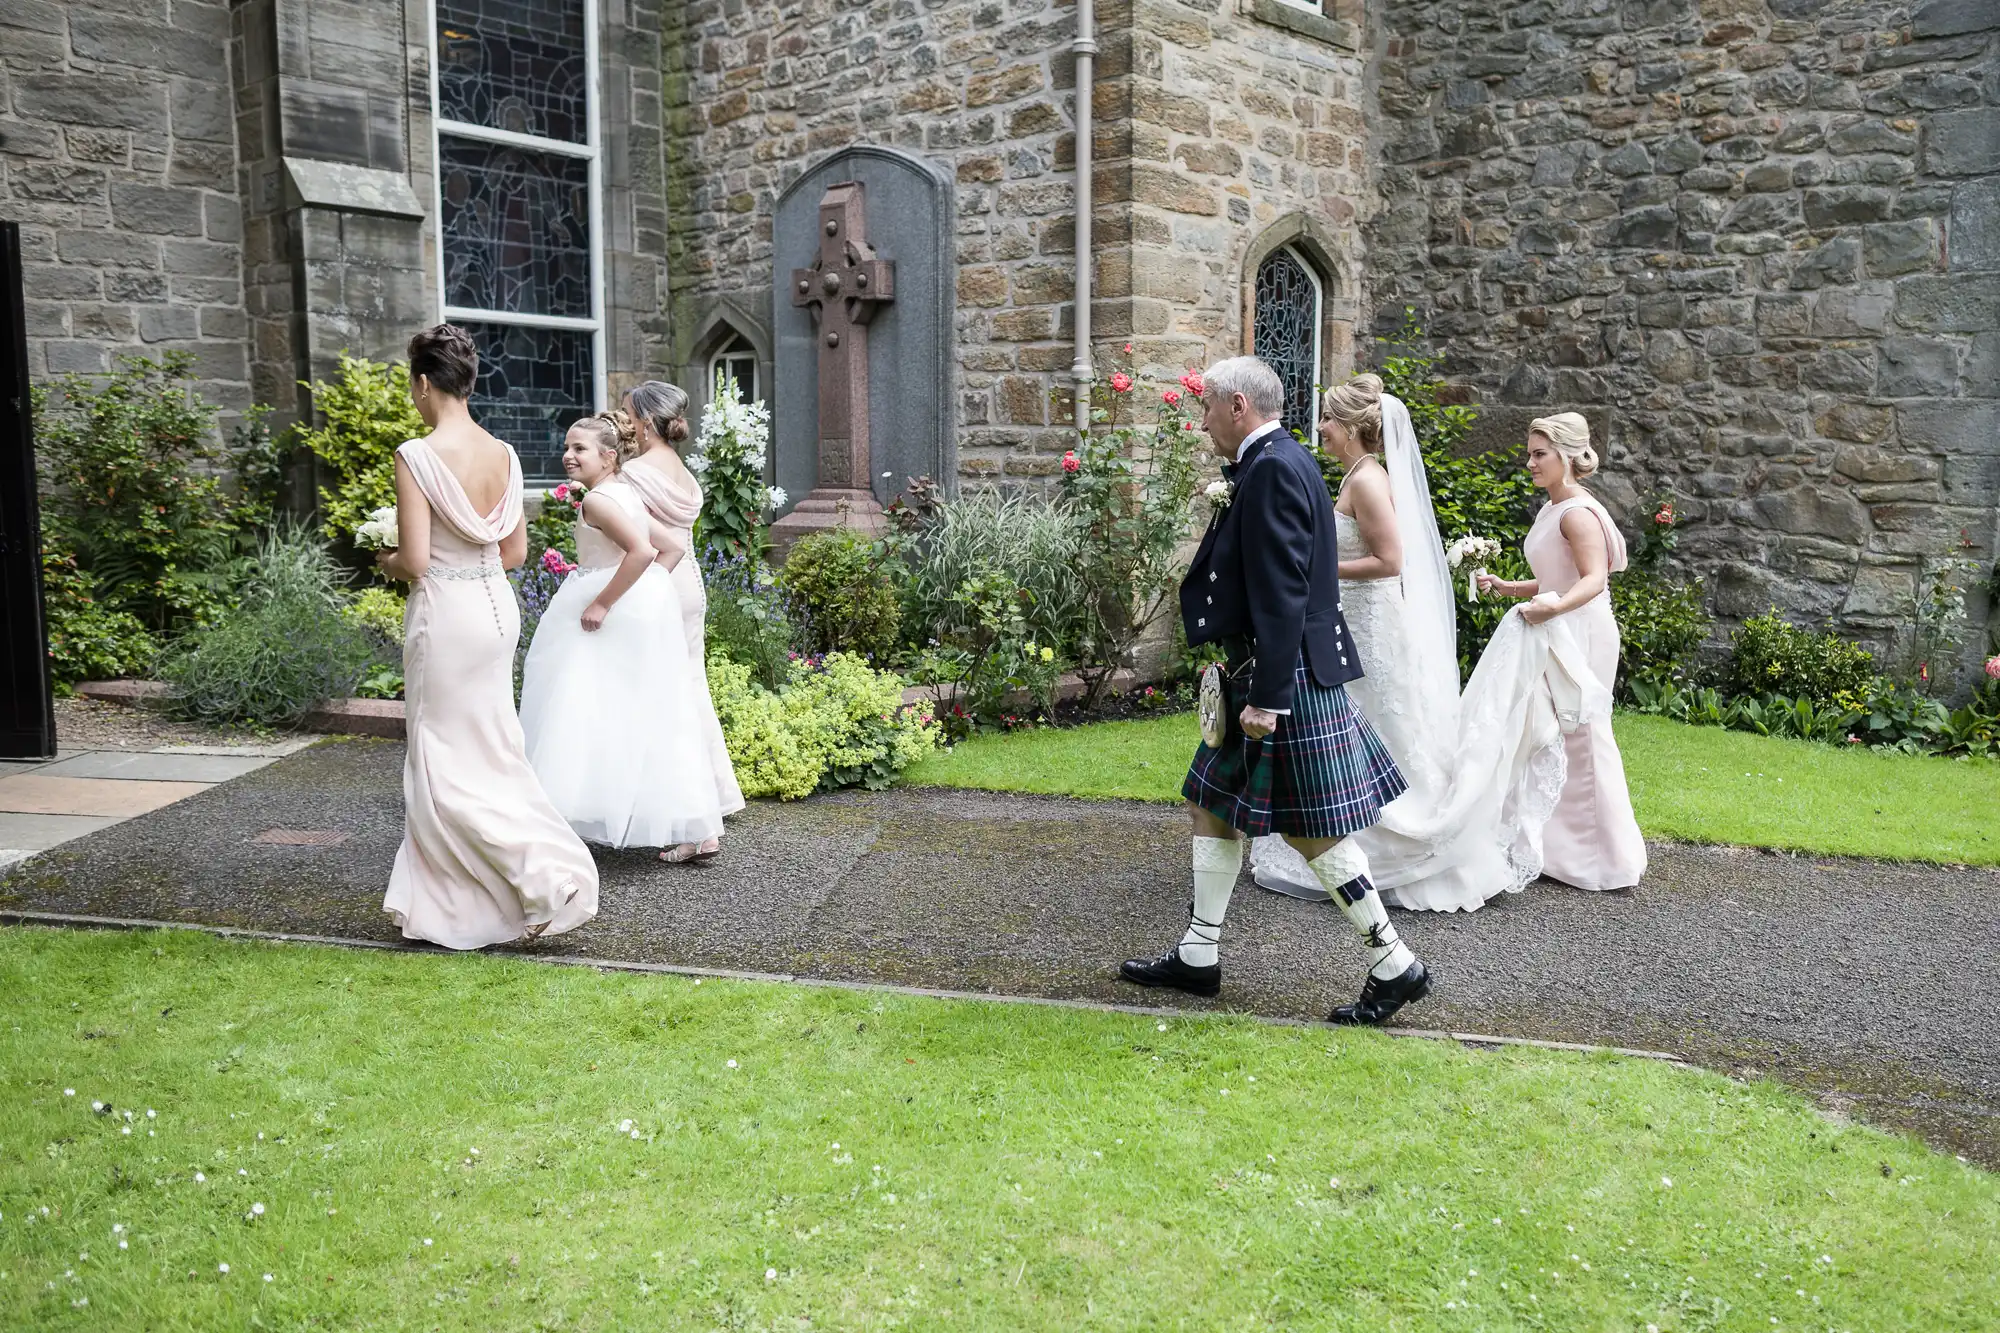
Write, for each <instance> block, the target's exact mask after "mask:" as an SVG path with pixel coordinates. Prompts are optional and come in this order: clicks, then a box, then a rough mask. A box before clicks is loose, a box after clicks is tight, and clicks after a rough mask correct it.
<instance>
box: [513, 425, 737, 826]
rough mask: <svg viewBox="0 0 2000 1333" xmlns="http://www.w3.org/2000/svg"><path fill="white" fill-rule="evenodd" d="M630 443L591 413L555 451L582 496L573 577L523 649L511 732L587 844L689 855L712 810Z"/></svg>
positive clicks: (679, 643) (675, 608)
mask: <svg viewBox="0 0 2000 1333" xmlns="http://www.w3.org/2000/svg"><path fill="white" fill-rule="evenodd" d="M635 435H636V432H635V431H634V429H633V426H632V421H631V418H629V417H627V416H626V415H625V414H624V413H623V412H601V413H599V414H598V415H596V416H593V417H585V418H584V419H583V420H582V421H579V422H577V423H576V424H575V425H574V426H571V427H570V428H569V434H568V436H567V437H566V438H565V440H564V442H563V471H564V472H565V473H567V474H568V476H569V478H570V480H572V481H578V482H582V483H583V485H584V486H585V487H586V488H587V492H586V494H585V495H584V498H583V509H582V512H581V513H580V514H579V515H578V521H577V525H576V558H577V568H576V570H575V571H574V572H573V573H571V574H570V576H569V577H568V578H567V579H565V580H564V581H563V585H562V587H561V588H559V589H558V590H557V591H556V595H555V596H554V597H552V598H550V599H549V605H548V609H547V610H546V611H544V612H543V613H542V619H541V622H540V624H539V625H537V626H536V629H535V639H534V642H533V643H531V644H530V645H529V646H528V660H527V662H526V663H525V665H524V666H523V668H522V679H521V728H522V730H523V731H524V732H525V733H526V734H527V740H528V759H529V762H530V763H532V764H533V765H534V766H535V773H536V774H537V776H539V777H540V778H541V780H542V786H543V787H545V788H546V789H547V790H548V793H549V797H550V799H551V800H553V801H554V802H555V805H556V809H558V810H560V811H561V812H562V814H563V817H564V818H565V819H567V820H569V823H570V827H571V828H573V829H575V830H576V831H577V833H578V834H580V835H581V836H582V837H583V838H584V839H585V840H586V841H589V842H595V843H602V844H604V845H606V846H610V847H675V846H678V845H680V844H683V843H695V844H700V843H702V842H704V841H706V840H708V839H711V838H716V837H719V836H721V833H722V809H721V803H720V801H719V800H718V799H717V797H716V788H715V781H714V779H713V777H711V776H710V774H709V771H708V765H707V763H706V762H705V749H704V745H703V740H702V732H701V728H700V726H699V725H698V716H699V714H698V708H697V705H698V704H699V703H700V702H701V701H702V696H701V695H700V694H699V693H698V691H699V681H700V673H699V672H698V670H697V669H696V667H695V664H694V663H692V662H690V660H689V658H688V650H687V640H686V637H685V634H684V631H683V629H682V624H681V603H680V596H679V594H678V593H677V592H676V591H675V588H674V581H673V578H672V576H670V575H669V574H668V573H667V571H666V570H664V569H662V568H660V566H659V565H658V564H657V563H655V560H656V556H657V555H658V552H657V551H655V549H654V547H653V544H652V542H651V540H650V539H649V537H648V535H647V529H648V526H649V520H648V518H647V514H646V505H645V501H643V500H642V499H640V497H639V493H638V491H636V490H634V489H633V487H632V486H631V485H630V484H629V483H628V482H627V481H626V480H625V479H624V478H623V477H621V476H620V475H619V471H618V459H619V455H620V453H621V452H624V451H627V450H629V449H630V448H631V445H632V443H633V440H634V438H635Z"/></svg>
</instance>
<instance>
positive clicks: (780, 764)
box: [708, 652, 938, 801]
mask: <svg viewBox="0 0 2000 1333" xmlns="http://www.w3.org/2000/svg"><path fill="white" fill-rule="evenodd" d="M708 688H709V693H710V695H711V696H712V697H713V699H714V700H715V711H716V715H717V717H719V718H720V719H721V722H722V735H723V740H724V742H725V743H726V744H727V745H728V747H729V757H730V760H731V761H732V763H734V765H735V768H736V780H737V782H738V784H739V785H740V786H741V787H742V788H743V794H744V795H746V796H776V797H778V798H779V799H781V800H787V801H795V800H798V799H800V798H801V797H805V796H810V795H812V794H813V793H814V792H815V791H831V790H834V789H835V788H839V787H849V786H864V787H868V788H870V789H878V788H882V787H886V786H888V785H889V784H890V783H892V782H893V781H895V778H896V775H897V774H898V773H900V772H901V771H902V770H903V769H905V768H907V767H909V766H910V765H911V764H912V763H914V762H916V760H918V759H920V758H922V757H923V756H924V755H926V754H928V753H929V752H930V751H931V750H932V749H934V748H935V747H936V745H937V740H938V727H937V723H936V722H935V721H934V720H933V718H932V717H931V715H930V713H929V710H928V709H927V708H925V707H923V706H921V705H915V704H912V705H905V704H904V703H903V682H902V680H901V678H900V677H898V676H896V675H895V674H893V673H892V672H887V671H878V670H876V669H875V668H873V667H871V666H869V665H868V663H867V662H865V661H863V660H862V659H861V658H859V657H856V656H854V655H853V654H850V653H829V654H828V655H827V656H826V657H824V658H800V659H798V660H796V661H794V662H791V663H789V664H788V666H787V668H786V671H785V676H784V679H783V680H782V681H781V682H780V686H779V688H778V689H777V690H775V691H773V690H768V689H765V688H764V687H763V686H762V685H760V684H758V683H757V680H756V678H755V672H754V671H753V669H752V668H751V667H749V666H748V665H746V664H744V663H741V662H736V661H732V660H731V659H730V658H729V657H728V656H727V655H725V654H723V653H721V652H713V653H711V654H710V655H709V660H708Z"/></svg>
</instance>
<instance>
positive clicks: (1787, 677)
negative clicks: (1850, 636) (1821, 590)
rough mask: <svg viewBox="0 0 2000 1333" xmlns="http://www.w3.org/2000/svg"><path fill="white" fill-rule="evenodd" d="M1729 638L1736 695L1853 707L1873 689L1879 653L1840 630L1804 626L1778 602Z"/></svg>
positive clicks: (1730, 676)
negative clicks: (1788, 616) (1780, 608)
mask: <svg viewBox="0 0 2000 1333" xmlns="http://www.w3.org/2000/svg"><path fill="white" fill-rule="evenodd" d="M1730 642H1731V648H1732V654H1731V658H1730V663H1729V670H1728V682H1727V683H1728V686H1729V688H1730V689H1731V690H1732V691H1733V692H1735V693H1737V694H1741V695H1749V696H1752V697H1755V696H1757V695H1760V694H1782V695H1785V696H1787V697H1790V698H1806V699H1811V700H1812V701H1813V702H1814V703H1816V704H1834V703H1839V704H1842V705H1843V706H1849V707H1852V706H1856V705H1858V704H1860V702H1861V701H1862V700H1864V699H1866V698H1867V697H1868V696H1869V695H1870V694H1871V692H1872V691H1873V690H1874V686H1875V675H1876V672H1875V658H1874V657H1873V655H1871V654H1870V653H1869V652H1868V650H1867V649H1865V648H1863V647H1861V646H1860V645H1858V644H1853V643H1849V642H1848V641H1847V640H1845V639H1843V638H1841V637H1840V636H1839V635H1837V634H1831V633H1816V632H1814V631H1812V630H1808V629H1801V628H1799V627H1798V626H1796V625H1793V624H1791V623H1790V622H1788V621H1786V620H1784V619H1783V618H1782V617H1780V616H1779V615H1778V612H1777V609H1776V608H1775V607H1774V608H1772V610H1771V611H1770V612H1769V613H1768V614H1765V615H1761V616H1756V617H1753V618H1752V619H1749V620H1746V621H1744V622H1743V624H1742V626H1741V627H1740V628H1738V629H1737V631H1736V633H1735V634H1734V635H1732V636H1731V639H1730Z"/></svg>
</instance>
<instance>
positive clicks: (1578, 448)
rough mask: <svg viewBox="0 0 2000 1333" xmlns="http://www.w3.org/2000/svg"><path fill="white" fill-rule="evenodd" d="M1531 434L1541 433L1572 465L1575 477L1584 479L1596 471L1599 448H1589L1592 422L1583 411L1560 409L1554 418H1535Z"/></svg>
mask: <svg viewBox="0 0 2000 1333" xmlns="http://www.w3.org/2000/svg"><path fill="white" fill-rule="evenodd" d="M1528 434H1530V435H1539V436H1541V437H1542V438H1543V439H1545V440H1547V441H1548V442H1549V447H1550V448H1552V449H1554V450H1555V451H1556V452H1557V453H1558V454H1561V455H1562V457H1563V459H1564V461H1565V462H1567V463H1568V464H1569V472H1570V475H1571V476H1572V477H1575V478H1576V479H1577V480H1578V481H1582V480H1583V479H1584V478H1585V477H1587V476H1589V475H1590V474H1591V473H1593V472H1595V471H1597V450H1595V449H1593V448H1591V447H1590V423H1589V422H1588V421H1586V420H1584V418H1583V413H1581V412H1558V413H1557V414H1556V415H1554V416H1552V417H1536V418H1535V419H1534V420H1533V421H1530V422H1529V423H1528Z"/></svg>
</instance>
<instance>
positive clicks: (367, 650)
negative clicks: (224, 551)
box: [160, 528, 375, 727]
mask: <svg viewBox="0 0 2000 1333" xmlns="http://www.w3.org/2000/svg"><path fill="white" fill-rule="evenodd" d="M348 578H349V574H348V571H347V570H345V569H343V568H342V567H341V566H340V565H339V564H338V563H336V562H335V560H334V559H333V556H332V554H331V553H330V552H328V550H327V549H326V547H325V546H323V545H322V544H321V543H320V542H319V541H318V540H317V538H315V537H314V536H313V535H312V534H310V533H308V532H305V531H301V530H298V529H294V528H285V529H280V530H277V531H274V532H272V533H270V534H269V535H268V536H266V537H265V539H264V542H263V545H262V547H261V548H260V549H259V551H258V553H257V556H256V557H255V559H254V561H253V562H252V565H251V572H250V577H249V579H248V580H247V582H246V584H245V586H244V589H243V599H242V601H241V602H240V603H239V604H238V605H237V606H236V607H235V608H234V609H233V610H231V611H229V612H228V613H227V614H226V615H224V616H223V618H222V619H221V620H219V621H218V622H217V623H216V624H214V625H212V626H210V627H208V628H207V629H204V630H201V631H198V632H196V633H195V634H193V635H191V636H189V637H188V638H186V639H184V640H182V641H181V642H180V643H178V644H176V645H174V646H173V648H171V649H170V650H169V651H168V652H167V654H166V655H165V657H164V658H163V659H162V662H161V671H160V674H161V677H162V678H163V679H164V680H166V681H167V683H168V684H169V685H171V686H172V687H173V689H172V692H171V693H170V694H169V695H168V708H169V710H170V711H172V712H173V713H175V714H177V715H178V716H180V717H183V718H186V719H188V720H190V721H196V722H208V723H223V722H250V723H256V724H258V725H262V726H269V727H289V726H293V725H295V724H296V723H298V722H299V721H300V720H301V719H302V718H304V717H305V715H306V714H307V713H309V712H311V711H312V709H313V708H314V707H315V706H316V705H318V704H320V703H321V702H323V701H324V700H327V699H332V698H339V697H345V696H346V695H348V694H351V693H352V692H353V690H354V687H355V685H356V684H357V683H359V681H360V680H361V678H362V675H363V673H364V672H365V671H366V670H367V669H368V667H369V666H370V664H371V663H372V662H373V660H374V658H375V652H374V648H373V645H371V644H370V642H369V639H368V635H367V633H366V632H365V631H364V630H362V629H361V628H360V627H359V626H357V625H355V624H354V623H353V622H352V621H351V620H350V619H349V618H348V617H347V616H345V615H343V614H341V611H342V606H343V603H344V601H345V584H346V583H347V580H348Z"/></svg>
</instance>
